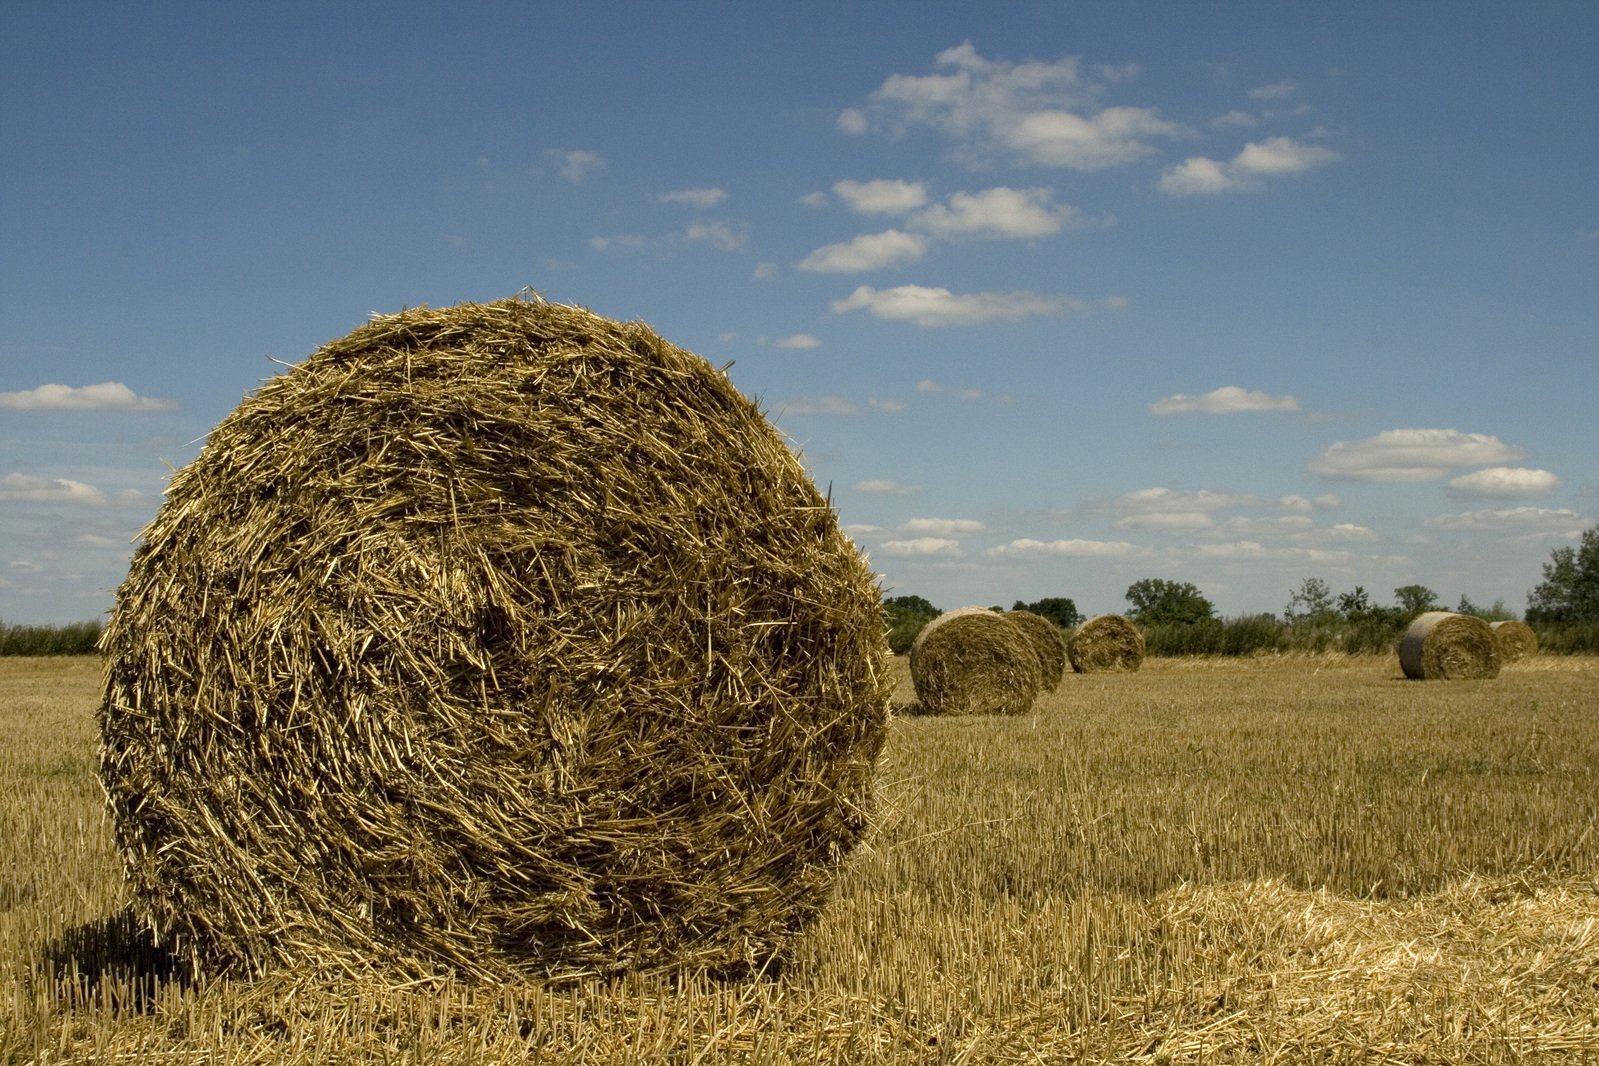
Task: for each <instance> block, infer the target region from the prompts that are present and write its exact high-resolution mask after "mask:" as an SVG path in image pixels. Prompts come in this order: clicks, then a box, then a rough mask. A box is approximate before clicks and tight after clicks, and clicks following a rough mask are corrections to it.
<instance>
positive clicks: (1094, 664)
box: [1066, 614, 1144, 674]
mask: <svg viewBox="0 0 1599 1066" xmlns="http://www.w3.org/2000/svg"><path fill="white" fill-rule="evenodd" d="M1066 655H1067V657H1068V658H1069V659H1070V660H1071V664H1072V669H1073V670H1075V671H1077V672H1078V673H1079V674H1097V673H1102V672H1110V671H1122V672H1127V673H1131V672H1133V671H1136V670H1138V669H1139V668H1140V667H1142V666H1143V665H1144V634H1143V632H1142V631H1141V630H1140V629H1139V628H1138V627H1137V626H1136V625H1134V624H1133V623H1132V622H1131V621H1130V620H1129V619H1127V618H1125V617H1124V616H1122V615H1119V614H1099V615H1095V616H1094V617H1093V618H1090V619H1088V620H1087V621H1086V622H1084V623H1083V624H1082V625H1080V626H1078V627H1077V628H1076V629H1075V630H1074V631H1073V632H1072V635H1071V637H1070V639H1068V640H1067V641H1066Z"/></svg>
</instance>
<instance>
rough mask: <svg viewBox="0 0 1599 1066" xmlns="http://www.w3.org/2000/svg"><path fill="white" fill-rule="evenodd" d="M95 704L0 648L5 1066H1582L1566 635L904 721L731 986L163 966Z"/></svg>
mask: <svg viewBox="0 0 1599 1066" xmlns="http://www.w3.org/2000/svg"><path fill="white" fill-rule="evenodd" d="M896 669H897V670H899V671H901V677H900V688H899V691H898V694H897V697H896V698H897V700H898V701H899V702H900V703H901V704H905V703H908V702H909V701H910V699H911V690H910V685H909V679H908V677H907V676H905V675H904V673H903V672H904V670H905V667H904V662H903V660H900V661H898V662H897V663H896ZM97 690H98V666H97V664H96V663H95V661H94V660H92V659H20V660H9V661H0V1063H6V1064H10V1063H23V1062H39V1063H67V1062H85V1063H86V1062H128V1063H131V1062H142V1063H154V1064H165V1063H170V1064H178V1063H184V1064H192V1063H262V1064H266V1063H284V1062H288V1063H304V1064H312V1063H317V1064H324V1063H369V1062H417V1063H463V1064H464V1063H489V1062H506V1063H509V1062H536V1063H613V1062H614V1063H681V1064H685V1066H687V1064H698V1063H722V1062H764V1063H788V1062H804V1063H808V1062H839V1063H845V1062H847V1063H862V1064H878V1063H974V1064H975V1063H1065V1062H1102V1061H1108V1062H1148V1063H1187V1062H1251V1063H1256V1062H1280V1063H1315V1062H1372V1063H1501V1062H1502V1063H1510V1062H1593V1061H1599V881H1596V878H1599V659H1596V658H1593V657H1540V658H1535V659H1533V660H1530V661H1526V662H1522V663H1517V664H1514V665H1512V666H1509V667H1507V668H1506V669H1505V670H1504V672H1503V673H1502V674H1501V675H1500V676H1499V677H1498V678H1496V679H1494V680H1491V681H1467V682H1407V681H1404V680H1401V679H1400V676H1399V669H1398V663H1397V661H1396V660H1395V659H1393V658H1391V657H1376V656H1373V657H1353V658H1344V657H1332V658H1309V657H1284V658H1264V659H1250V660H1200V659H1194V660H1172V659H1153V660H1150V661H1149V662H1148V663H1146V666H1145V669H1144V670H1143V671H1141V672H1140V673H1137V674H1131V675H1087V676H1073V675H1068V676H1067V677H1066V678H1065V680H1064V681H1063V683H1062V685H1061V687H1060V689H1059V690H1058V691H1057V692H1055V693H1053V694H1050V695H1047V696H1045V697H1043V698H1041V699H1040V700H1039V702H1038V704H1037V706H1036V708H1035V710H1034V713H1032V714H1031V715H1027V716H1024V717H1018V718H1006V719H999V718H971V719H942V718H919V717H900V718H898V719H897V720H896V721H895V722H894V724H893V726H892V733H891V736H890V740H889V744H888V748H887V752H886V754H885V758H884V763H883V770H882V773H883V796H884V801H885V804H884V808H885V809H884V811H883V819H882V825H881V828H880V830H879V831H878V832H877V834H876V835H875V837H874V839H873V842H872V845H871V846H870V847H869V848H868V849H867V850H866V851H864V852H863V853H861V854H859V855H857V856H856V859H855V861H854V862H853V863H852V864H851V866H850V868H849V870H848V872H847V874H846V875H845V876H844V877H843V879H842V880H841V882H840V884H839V886H838V891H837V895H836V898H835V899H834V900H833V902H832V904H831V905H830V907H829V908H828V910H827V912H826V914H825V915H824V916H823V918H822V920H821V921H820V922H819V923H818V925H817V926H816V927H815V928H813V929H812V930H811V931H810V932H808V933H807V934H806V935H805V936H804V937H802V938H801V939H800V940H799V941H798V942H797V944H796V945H795V948H794V951H793V956H792V958H791V959H790V960H789V961H788V964H787V965H786V966H785V967H784V969H783V971H782V972H781V973H780V974H776V975H769V976H767V977H765V978H763V979H758V980H753V981H745V982H738V983H718V982H716V981H714V980H711V979H709V978H707V977H705V976H702V975H680V976H677V977H673V978H638V977H634V978H628V979H624V980H617V981H611V982H592V983H586V984H582V983H580V984H568V985H561V986H544V985H541V984H539V983H537V982H532V981H530V982H528V983H527V984H525V985H516V986H506V987H492V988H491V987H483V986H473V985H468V984H465V983H463V982H459V981H453V980H447V979H441V980H439V981H437V982H432V983H424V984H410V985H403V986H402V985H395V984H392V983H386V982H385V981H384V980H382V979H381V978H380V977H378V976H375V975H374V976H366V977H348V976H345V977H339V976H325V975H314V974H304V973H286V974H281V975H278V976H274V977H269V978H267V979H264V980H259V981H250V982H246V981H233V980H226V979H217V980H210V981H196V982H185V981H181V980H178V979H176V978H175V977H173V976H171V975H169V974H164V971H163V967H162V964H161V959H160V958H159V957H158V956H157V955H156V954H154V953H152V952H150V951H148V950H147V949H141V948H140V947H139V946H138V943H137V941H138V938H137V936H136V934H135V933H134V932H133V931H132V930H131V929H130V927H129V925H128V923H127V922H126V921H124V920H122V919H121V918H120V917H119V915H120V914H121V912H122V907H123V904H124V900H123V897H122V894H121V890H120V888H119V874H118V867H117V860H116V857H115V854H114V851H113V848H112V846H111V843H110V834H109V831H108V829H107V827H106V824H105V822H104V819H103V817H102V813H101V796H100V792H99V786H98V784H97V782H96V780H95V773H94V767H95V735H94V721H93V714H94V708H95V704H96V700H97Z"/></svg>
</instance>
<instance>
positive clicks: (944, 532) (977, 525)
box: [899, 518, 988, 537]
mask: <svg viewBox="0 0 1599 1066" xmlns="http://www.w3.org/2000/svg"><path fill="white" fill-rule="evenodd" d="M987 529H988V527H987V526H985V525H983V523H981V522H979V521H977V520H975V519H972V518H913V519H911V520H910V521H909V522H906V523H905V524H904V525H902V526H900V527H899V532H900V533H901V534H904V535H905V536H931V537H955V536H963V535H967V534H971V533H982V532H984V531H986V530H987Z"/></svg>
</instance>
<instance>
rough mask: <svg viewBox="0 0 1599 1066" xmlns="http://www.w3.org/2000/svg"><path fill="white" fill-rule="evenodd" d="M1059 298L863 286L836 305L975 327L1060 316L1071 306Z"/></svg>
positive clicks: (932, 324)
mask: <svg viewBox="0 0 1599 1066" xmlns="http://www.w3.org/2000/svg"><path fill="white" fill-rule="evenodd" d="M1067 305H1068V304H1067V301H1066V300H1065V299H1063V298H1062V297H1059V296H1041V295H1039V294H1038V293H1032V292H973V293H961V294H956V293H952V292H950V291H949V290H948V289H943V288H929V287H927V286H925V285H900V286H897V287H895V288H892V289H874V288H872V287H871V286H870V285H862V286H860V287H859V288H857V289H856V290H855V291H854V292H852V293H850V294H849V295H848V296H846V297H844V298H843V299H841V300H834V301H833V302H832V309H833V311H834V312H835V313H838V314H843V313H845V312H847V311H863V310H864V311H867V312H869V313H871V314H872V315H874V316H876V317H877V318H881V319H886V320H889V321H896V322H911V323H914V324H915V325H918V326H922V327H924V328H937V327H941V326H971V325H977V324H978V323H982V322H992V321H994V320H996V319H999V320H1005V321H1017V320H1019V319H1023V318H1031V317H1034V316H1037V315H1053V314H1058V313H1060V312H1061V311H1062V310H1064V309H1065V308H1066V307H1067Z"/></svg>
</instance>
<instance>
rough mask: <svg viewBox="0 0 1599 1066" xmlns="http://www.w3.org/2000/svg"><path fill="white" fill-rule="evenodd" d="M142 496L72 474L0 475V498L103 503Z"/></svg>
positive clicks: (132, 500)
mask: <svg viewBox="0 0 1599 1066" xmlns="http://www.w3.org/2000/svg"><path fill="white" fill-rule="evenodd" d="M143 499H144V496H143V494H141V493H139V492H138V491H136V490H134V489H128V490H127V491H124V492H119V493H117V494H116V495H114V496H113V495H110V494H108V493H107V492H106V491H105V490H104V489H101V488H98V487H97V486H94V485H90V484H88V483H86V482H83V481H73V480H71V479H70V478H43V477H38V476H36V475H33V474H20V473H12V474H7V475H6V476H5V477H0V500H16V501H18V502H23V503H53V504H70V505H76V506H86V507H103V506H106V505H108V504H113V503H117V504H128V503H139V502H142V501H143Z"/></svg>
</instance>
